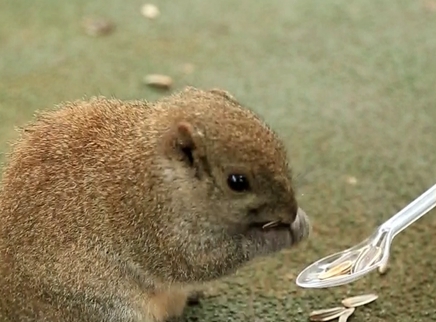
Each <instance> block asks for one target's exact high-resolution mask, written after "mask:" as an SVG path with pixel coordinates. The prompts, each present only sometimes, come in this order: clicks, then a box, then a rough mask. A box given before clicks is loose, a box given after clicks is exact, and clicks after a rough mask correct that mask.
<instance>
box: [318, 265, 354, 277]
mask: <svg viewBox="0 0 436 322" xmlns="http://www.w3.org/2000/svg"><path fill="white" fill-rule="evenodd" d="M352 263H353V262H352V261H349V260H348V261H345V262H342V263H340V264H338V265H336V266H333V267H332V268H330V269H329V270H327V271H325V272H322V273H321V274H319V275H318V279H320V280H324V279H327V278H330V277H334V276H338V275H346V274H348V273H349V272H350V269H351V265H352Z"/></svg>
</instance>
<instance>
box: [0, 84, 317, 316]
mask: <svg viewBox="0 0 436 322" xmlns="http://www.w3.org/2000/svg"><path fill="white" fill-rule="evenodd" d="M309 229H310V224H309V220H308V218H307V216H306V215H305V213H304V212H303V211H302V210H301V208H299V207H298V205H297V201H296V199H295V193H294V188H293V185H292V176H291V172H290V170H289V167H288V161H287V155H286V151H285V148H284V145H283V143H282V142H281V141H280V140H279V139H278V137H277V135H276V134H275V133H274V132H273V131H272V130H271V129H270V128H269V127H268V126H267V125H266V124H265V123H264V122H263V121H262V120H261V118H260V117H259V116H257V115H256V114H255V113H254V112H252V111H250V110H249V109H248V108H244V107H242V106H241V105H240V104H239V103H238V102H237V101H236V100H235V99H234V98H233V97H232V96H231V95H230V94H229V93H227V92H225V91H222V90H218V89H213V90H207V91H203V90H200V89H195V88H193V87H187V88H186V89H185V90H182V91H181V92H179V93H175V94H172V95H169V96H167V97H165V98H162V99H160V100H157V101H156V102H153V103H150V102H146V101H145V100H144V101H140V100H138V101H121V100H117V99H107V98H104V97H94V98H91V99H89V100H79V101H75V102H69V103H64V104H62V105H60V106H59V107H58V108H55V109H52V110H47V111H45V112H40V113H38V114H37V116H36V117H35V120H33V122H31V123H29V124H28V125H26V126H25V127H23V128H22V130H21V133H20V137H19V138H18V139H17V142H16V143H15V144H14V145H13V146H12V151H11V153H10V154H9V158H8V161H7V162H6V165H5V167H4V173H3V177H2V181H1V186H0V290H1V297H0V321H14V322H16V321H29V322H30V321H32V322H33V321H38V322H39V321H47V322H55V321H56V322H59V321H64V322H79V321H86V322H94V321H95V322H97V321H98V322H101V321H110V322H118V321H119V322H121V321H123V322H126V321H131V322H134V321H135V322H139V321H141V322H161V321H166V320H168V319H170V318H173V317H178V316H180V315H182V313H183V310H184V307H185V306H186V304H187V301H188V298H189V296H190V294H191V286H193V285H200V284H201V283H202V282H207V281H211V280H215V279H218V278H220V277H223V276H225V275H228V274H231V273H233V272H234V271H235V270H236V269H237V268H239V267H241V266H242V265H244V264H246V263H248V262H249V261H250V260H252V259H253V258H255V257H259V256H265V255H268V254H272V253H274V252H278V251H280V250H281V249H283V248H286V247H291V246H293V245H296V244H298V243H299V242H300V241H302V240H304V239H306V238H307V237H308V234H309ZM192 294H194V293H192Z"/></svg>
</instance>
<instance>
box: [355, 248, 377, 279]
mask: <svg viewBox="0 0 436 322" xmlns="http://www.w3.org/2000/svg"><path fill="white" fill-rule="evenodd" d="M381 255H382V249H381V248H380V247H377V246H369V247H367V248H366V249H364V251H362V253H361V254H360V255H359V257H358V258H357V260H356V262H355V264H354V265H353V273H355V272H359V271H361V270H364V269H366V268H368V267H370V266H371V265H372V264H373V263H374V262H375V261H377V260H378V259H380V256H381Z"/></svg>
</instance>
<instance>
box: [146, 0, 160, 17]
mask: <svg viewBox="0 0 436 322" xmlns="http://www.w3.org/2000/svg"><path fill="white" fill-rule="evenodd" d="M141 14H142V15H143V16H144V17H146V18H149V19H155V18H157V17H158V16H159V15H160V11H159V8H158V7H156V6H155V5H154V4H150V3H148V4H144V5H143V6H142V7H141Z"/></svg>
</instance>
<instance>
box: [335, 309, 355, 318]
mask: <svg viewBox="0 0 436 322" xmlns="http://www.w3.org/2000/svg"><path fill="white" fill-rule="evenodd" d="M355 310H356V309H355V308H354V307H350V308H348V309H346V310H345V311H344V313H342V314H341V316H339V320H338V322H347V321H348V318H349V317H350V316H351V315H352V314H353V313H354V311H355Z"/></svg>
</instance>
